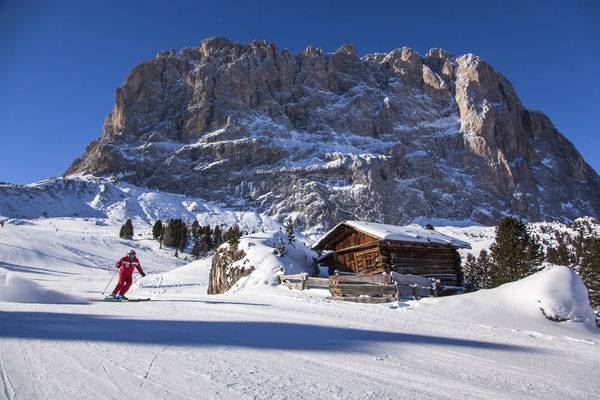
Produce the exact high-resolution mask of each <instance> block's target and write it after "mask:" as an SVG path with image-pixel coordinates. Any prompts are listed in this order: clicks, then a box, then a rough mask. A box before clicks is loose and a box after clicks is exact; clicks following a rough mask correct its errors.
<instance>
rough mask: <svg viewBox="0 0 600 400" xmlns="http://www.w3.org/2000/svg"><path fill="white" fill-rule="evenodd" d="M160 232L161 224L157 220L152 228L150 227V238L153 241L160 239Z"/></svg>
mask: <svg viewBox="0 0 600 400" xmlns="http://www.w3.org/2000/svg"><path fill="white" fill-rule="evenodd" d="M162 230H163V223H162V221H161V220H160V219H159V220H158V221H156V222H155V223H154V226H153V227H152V237H153V238H154V239H158V238H160V235H161V234H162Z"/></svg>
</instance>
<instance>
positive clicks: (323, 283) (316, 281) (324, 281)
mask: <svg viewBox="0 0 600 400" xmlns="http://www.w3.org/2000/svg"><path fill="white" fill-rule="evenodd" d="M306 286H311V287H320V288H328V287H329V278H315V277H312V276H309V277H308V278H306Z"/></svg>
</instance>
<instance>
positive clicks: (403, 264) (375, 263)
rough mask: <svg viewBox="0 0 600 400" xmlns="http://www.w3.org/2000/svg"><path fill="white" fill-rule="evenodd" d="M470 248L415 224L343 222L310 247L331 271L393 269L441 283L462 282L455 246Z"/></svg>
mask: <svg viewBox="0 0 600 400" xmlns="http://www.w3.org/2000/svg"><path fill="white" fill-rule="evenodd" d="M459 248H462V249H470V248H471V245H470V244H469V243H467V242H464V241H462V240H458V239H455V238H453V237H451V236H448V235H444V234H442V233H439V232H436V231H434V230H428V229H423V228H420V227H417V226H414V225H413V226H395V225H386V224H376V223H370V222H359V221H344V222H341V223H339V224H338V225H336V226H335V227H334V228H333V229H332V230H330V231H329V232H327V233H326V234H325V235H324V236H323V237H322V238H321V239H319V240H318V241H317V242H316V243H315V244H314V245H313V249H315V250H317V251H319V252H323V256H322V257H321V263H323V264H326V265H327V266H328V267H329V271H330V274H332V273H333V271H335V270H338V271H345V272H354V273H360V274H368V275H371V274H380V273H382V272H390V271H396V272H398V273H401V274H413V275H421V276H425V277H428V278H436V279H439V280H440V282H441V284H442V285H450V286H460V285H462V283H463V279H462V270H461V262H460V255H459V254H458V251H457V249H459Z"/></svg>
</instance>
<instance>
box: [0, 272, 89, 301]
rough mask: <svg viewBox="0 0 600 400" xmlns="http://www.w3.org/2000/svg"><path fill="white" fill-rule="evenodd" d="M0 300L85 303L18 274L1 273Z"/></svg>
mask: <svg viewBox="0 0 600 400" xmlns="http://www.w3.org/2000/svg"><path fill="white" fill-rule="evenodd" d="M0 301H4V302H11V303H46V304H84V303H85V301H83V300H82V299H79V298H77V297H74V296H70V295H67V294H65V293H61V292H57V291H55V290H49V289H45V288H43V287H42V286H40V285H38V284H37V283H35V282H33V281H31V280H28V279H25V278H23V277H21V276H19V275H18V274H15V273H12V272H8V273H0Z"/></svg>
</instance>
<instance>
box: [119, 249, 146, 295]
mask: <svg viewBox="0 0 600 400" xmlns="http://www.w3.org/2000/svg"><path fill="white" fill-rule="evenodd" d="M116 267H117V268H119V282H117V286H116V287H115V290H113V292H112V294H114V295H117V294H121V295H124V294H125V293H127V291H128V290H129V288H130V287H131V284H132V283H133V269H134V268H135V269H137V270H138V272H139V273H140V274H142V275H144V270H142V266H141V265H140V261H139V260H138V259H137V257H135V258H134V259H133V260H130V259H129V256H125V257H123V258H121V259H120V260H119V261H117V265H116Z"/></svg>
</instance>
